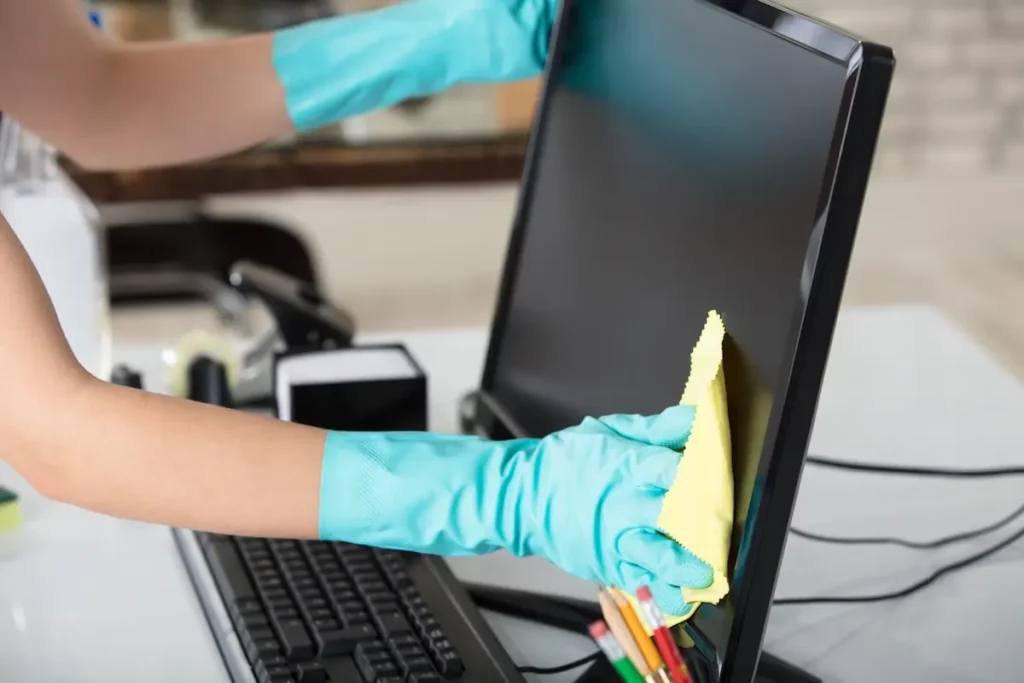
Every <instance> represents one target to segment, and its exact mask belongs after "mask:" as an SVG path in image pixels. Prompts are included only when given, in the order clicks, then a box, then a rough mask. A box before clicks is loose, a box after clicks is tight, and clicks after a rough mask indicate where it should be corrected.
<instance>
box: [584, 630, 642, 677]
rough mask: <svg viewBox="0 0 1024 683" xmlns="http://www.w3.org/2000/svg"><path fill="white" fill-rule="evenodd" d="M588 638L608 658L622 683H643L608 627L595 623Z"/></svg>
mask: <svg viewBox="0 0 1024 683" xmlns="http://www.w3.org/2000/svg"><path fill="white" fill-rule="evenodd" d="M590 636H591V637H592V638H593V639H594V640H595V641H596V642H597V645H598V647H600V648H601V651H602V652H604V654H605V656H606V657H608V661H609V662H611V664H612V666H613V667H614V668H615V670H616V671H617V672H618V673H619V676H621V677H622V680H623V682H624V683H644V679H643V677H642V676H641V675H640V672H639V671H637V670H636V667H635V666H633V662H631V661H629V657H627V656H626V653H625V651H624V650H623V649H622V645H621V644H620V643H619V641H617V640H616V639H615V636H614V635H613V634H612V633H611V632H610V631H609V630H608V625H607V624H605V623H604V622H603V621H595V622H594V623H593V624H591V625H590Z"/></svg>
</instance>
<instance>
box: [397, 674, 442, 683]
mask: <svg viewBox="0 0 1024 683" xmlns="http://www.w3.org/2000/svg"><path fill="white" fill-rule="evenodd" d="M405 680H406V682H407V683H443V682H442V679H441V677H440V676H438V675H437V674H433V673H429V674H413V675H411V676H409V677H408V678H407V679H405Z"/></svg>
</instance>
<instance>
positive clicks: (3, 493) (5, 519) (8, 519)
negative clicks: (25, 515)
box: [0, 488, 21, 532]
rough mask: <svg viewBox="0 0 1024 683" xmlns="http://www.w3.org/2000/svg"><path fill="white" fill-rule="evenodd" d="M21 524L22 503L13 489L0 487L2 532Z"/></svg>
mask: <svg viewBox="0 0 1024 683" xmlns="http://www.w3.org/2000/svg"><path fill="white" fill-rule="evenodd" d="M20 526H21V504H20V503H19V502H18V497H17V496H16V495H14V493H13V492H12V491H8V490H7V489H4V488H0V532H4V531H14V530H15V529H17V528H18V527H20Z"/></svg>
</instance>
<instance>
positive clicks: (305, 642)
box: [274, 619, 314, 662]
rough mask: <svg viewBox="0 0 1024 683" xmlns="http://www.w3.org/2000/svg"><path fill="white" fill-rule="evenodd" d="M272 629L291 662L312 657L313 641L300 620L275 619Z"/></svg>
mask: <svg viewBox="0 0 1024 683" xmlns="http://www.w3.org/2000/svg"><path fill="white" fill-rule="evenodd" d="M274 630H275V631H276V632H277V637H278V638H279V639H280V641H281V649H282V650H284V655H285V657H287V658H288V659H290V660H291V661H293V662H297V661H302V660H305V659H312V657H313V655H314V649H313V641H312V640H311V639H310V637H309V633H307V632H306V627H305V625H304V624H303V623H302V621H301V620H299V619H283V620H281V621H276V620H275V621H274Z"/></svg>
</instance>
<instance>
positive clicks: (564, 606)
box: [466, 584, 822, 683]
mask: <svg viewBox="0 0 1024 683" xmlns="http://www.w3.org/2000/svg"><path fill="white" fill-rule="evenodd" d="M466 589H467V590H468V591H469V596H470V598H472V600H473V602H474V603H476V605H477V607H479V608H480V609H484V610H490V611H492V612H499V613H501V614H506V615H508V616H511V617H517V618H519V619H526V620H528V621H534V622H537V623H539V624H544V625H546V626H552V627H554V628H560V629H564V630H567V631H573V632H575V633H581V634H583V635H588V630H587V627H588V626H589V625H590V624H591V623H593V622H594V621H597V620H598V619H600V618H601V608H600V607H598V606H597V605H596V604H594V603H592V602H587V601H585V600H576V599H574V598H563V597H558V596H551V595H544V594H542V593H533V592H530V591H520V590H513V589H510V588H498V587H494V586H483V585H478V584H467V585H466ZM614 680H618V674H617V673H615V671H614V669H612V667H611V666H610V664H609V663H608V662H607V661H605V660H604V659H600V660H598V661H597V662H595V663H594V664H592V665H591V666H590V668H588V669H587V670H586V671H584V672H583V673H582V674H581V676H580V678H578V679H577V680H576V683H597V682H599V681H614ZM753 683H822V680H821V679H820V678H818V677H817V676H814V675H812V674H810V673H808V672H806V671H803V670H801V669H799V668H797V667H795V666H793V665H792V664H789V663H787V662H784V661H783V660H781V659H779V658H778V657H774V656H772V655H770V654H768V653H767V652H762V653H761V659H760V661H759V663H758V666H757V675H756V677H755V678H754V681H753Z"/></svg>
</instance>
